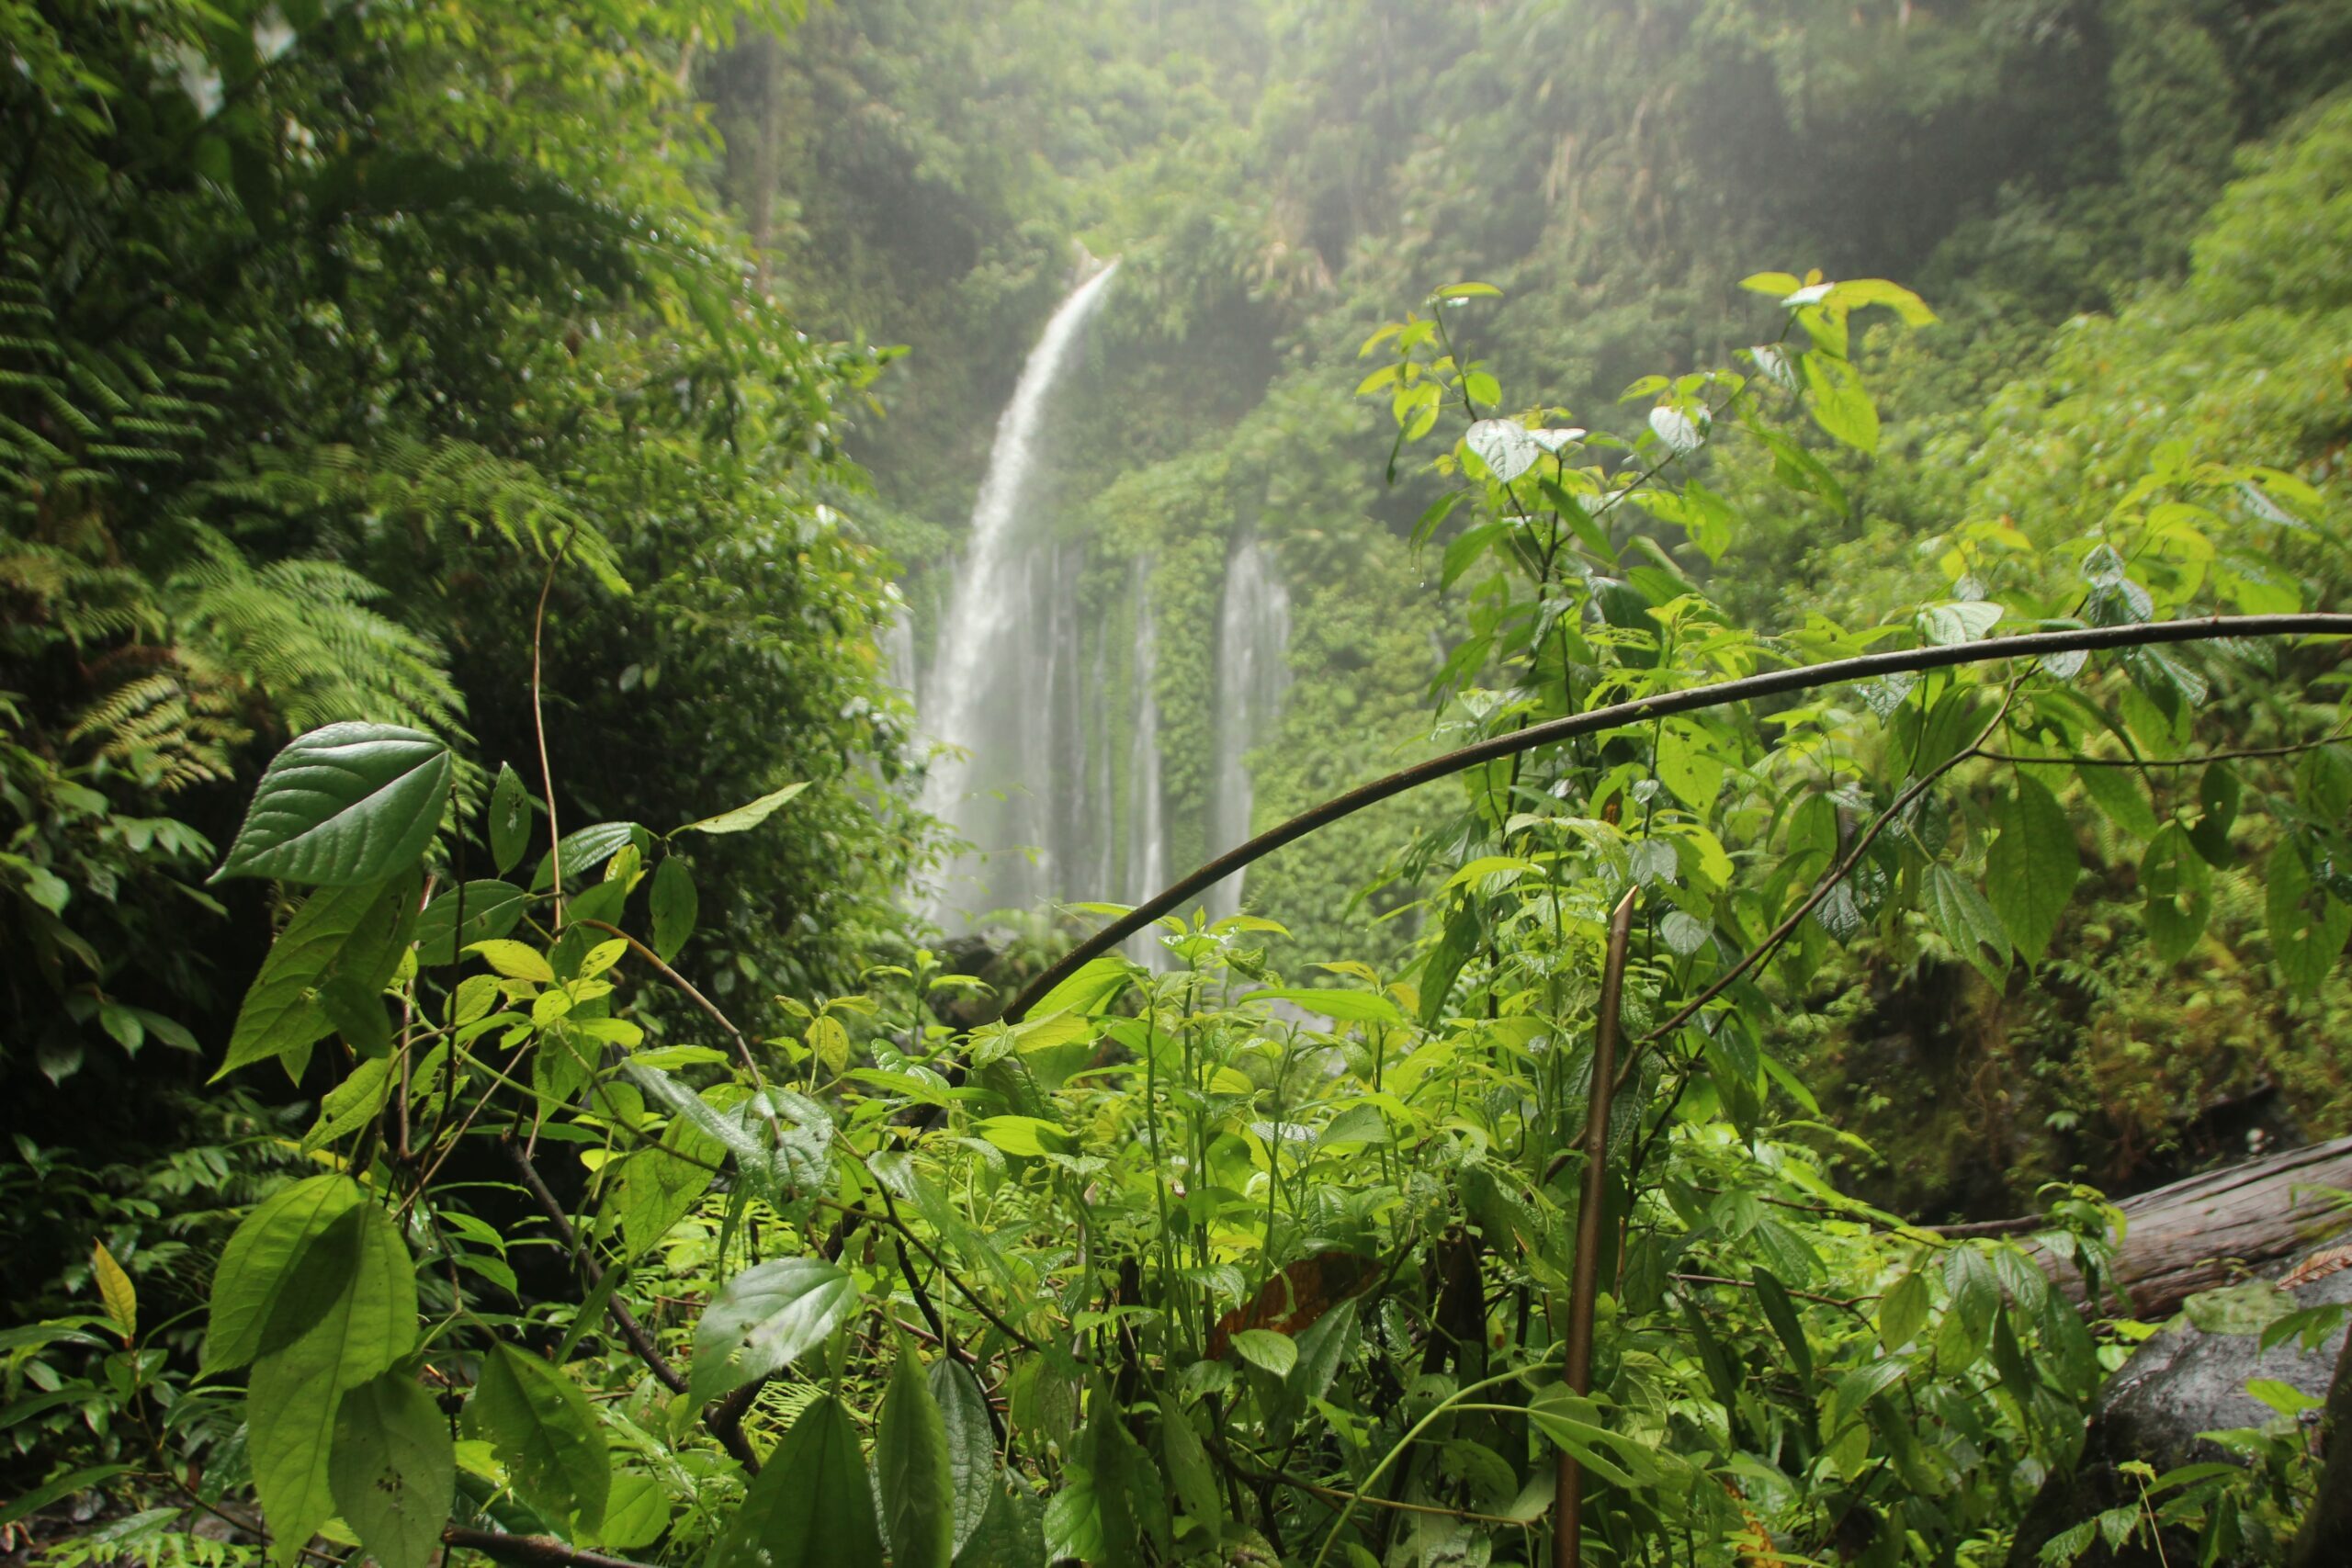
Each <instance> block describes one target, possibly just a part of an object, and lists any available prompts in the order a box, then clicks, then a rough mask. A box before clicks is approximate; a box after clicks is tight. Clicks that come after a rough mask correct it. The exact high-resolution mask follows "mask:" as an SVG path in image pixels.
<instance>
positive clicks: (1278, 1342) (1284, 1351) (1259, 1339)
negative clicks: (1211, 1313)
mask: <svg viewBox="0 0 2352 1568" xmlns="http://www.w3.org/2000/svg"><path fill="white" fill-rule="evenodd" d="M1233 1348H1234V1349H1235V1350H1236V1351H1237V1352H1238V1353H1239V1355H1240V1357H1241V1359H1243V1360H1245V1361H1247V1362H1249V1363H1250V1365H1251V1366H1253V1367H1258V1368H1261V1369H1262V1370H1263V1371H1269V1372H1272V1373H1273V1374H1274V1376H1276V1377H1278V1378H1281V1377H1288V1376H1289V1375H1290V1370H1291V1369H1292V1368H1293V1367H1295V1366H1296V1365H1298V1341H1297V1340H1295V1339H1293V1338H1292V1337H1290V1336H1289V1335H1287V1334H1277V1333H1275V1332H1274V1331H1273V1330H1272V1329H1271V1328H1245V1329H1243V1330H1242V1331H1241V1332H1240V1333H1238V1334H1236V1335H1235V1336H1234V1337H1233Z"/></svg>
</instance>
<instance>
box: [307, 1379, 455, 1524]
mask: <svg viewBox="0 0 2352 1568" xmlns="http://www.w3.org/2000/svg"><path fill="white" fill-rule="evenodd" d="M457 1480H458V1463H457V1450H456V1447H455V1445H453V1444H452V1443H451V1442H450V1440H449V1425H448V1421H447V1418H446V1417H445V1416H442V1414H441V1412H440V1410H439V1408H438V1407H436V1406H435V1404H434V1401H433V1396H432V1395H431V1394H430V1393H426V1392H425V1391H424V1388H423V1387H421V1386H420V1385H419V1384H418V1382H417V1381H416V1380H415V1379H414V1378H413V1377H411V1376H409V1375H408V1374H407V1373H406V1372H401V1371H389V1372H386V1373H384V1374H383V1375H382V1376H380V1377H378V1378H373V1379H370V1380H369V1381H368V1382H364V1383H361V1384H360V1385H359V1386H358V1387H357V1388H355V1389H353V1390H351V1391H350V1392H349V1393H345V1395H344V1396H343V1403H342V1404H341V1405H339V1406H338V1407H337V1408H336V1411H335V1418H334V1450H333V1452H332V1453H331V1454H330V1455H329V1457H328V1461H327V1486H328V1490H329V1492H330V1493H331V1494H332V1495H333V1496H334V1506H335V1510H336V1511H337V1512H338V1513H340V1514H341V1515H342V1516H343V1521H344V1523H345V1524H347V1525H349V1526H350V1527H351V1529H352V1532H353V1533H354V1534H356V1536H358V1537H359V1544H360V1545H361V1547H363V1548H364V1549H366V1551H367V1552H368V1555H369V1556H370V1557H373V1558H374V1559H375V1560H376V1561H377V1562H379V1563H380V1564H382V1568H431V1564H432V1562H433V1557H434V1553H435V1551H436V1550H437V1549H438V1548H439V1547H440V1545H441V1530H442V1527H443V1526H445V1525H447V1523H448V1522H449V1506H450V1504H451V1503H452V1502H453V1501H454V1500H455V1498H456V1495H457Z"/></svg>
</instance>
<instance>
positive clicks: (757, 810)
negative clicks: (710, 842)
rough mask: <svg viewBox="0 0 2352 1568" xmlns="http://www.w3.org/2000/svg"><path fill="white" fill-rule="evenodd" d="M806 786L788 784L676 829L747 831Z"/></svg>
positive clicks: (803, 784) (689, 831)
mask: <svg viewBox="0 0 2352 1568" xmlns="http://www.w3.org/2000/svg"><path fill="white" fill-rule="evenodd" d="M808 787H809V785H808V784H807V783H806V782H805V781H804V782H803V783H800V784H786V785H785V786H784V787H783V788H782V789H780V790H777V791H775V793H774V794H772V795H762V796H760V798H759V799H757V800H755V801H752V803H751V804H750V805H748V806H739V807H736V808H735V809H734V810H732V811H722V812H720V813H719V814H718V816H716V817H706V818H703V819H702V820H701V821H699V822H689V823H687V824H686V825H685V826H684V827H683V828H681V829H678V831H679V832H681V833H742V832H748V831H749V830H751V829H753V828H756V827H758V826H759V825H760V824H761V823H763V822H764V821H766V820H767V819H768V818H771V817H773V816H775V814H776V812H777V810H778V809H779V808H780V807H783V805H784V804H785V803H786V801H788V800H790V799H791V798H792V797H793V796H794V795H798V794H799V793H800V792H801V791H802V790H804V789H807V788H808Z"/></svg>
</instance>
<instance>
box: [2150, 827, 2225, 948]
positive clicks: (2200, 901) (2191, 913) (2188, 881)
mask: <svg viewBox="0 0 2352 1568" xmlns="http://www.w3.org/2000/svg"><path fill="white" fill-rule="evenodd" d="M2140 890H2141V892H2143V894H2145V895H2146V897H2147V900H2148V903H2147V921H2148V945H2149V946H2150V947H2152V948H2154V950H2155V954H2156V957H2157V958H2158V959H2159V960H2160V961H2161V962H2163V963H2165V964H2177V963H2178V962H2179V961H2180V960H2181V959H2182V958H2184V957H2186V956H2187V955H2188V950H2189V949H2190V948H2192V947H2195V946H2196V945H2197V939H2198V938H2199V937H2200V936H2202V935H2204V934H2205V922H2206V920H2207V919H2209V918H2210V917H2211V915H2212V913H2213V872H2212V868H2211V867H2210V866H2208V865H2207V864H2206V863H2205V857H2204V856H2202V855H2200V854H2199V853H2198V852H2197V851H2196V850H2195V849H2194V848H2193V847H2192V846H2191V845H2190V844H2189V841H2188V829H2184V828H2183V827H2181V825H2180V824H2179V823H2177V822H2167V823H2165V825H2164V826H2163V827H2162V828H2161V829H2158V830H2157V832H2156V835H2155V837H2154V839H2152V840H2149V843H2148V852H2147V853H2146V854H2144V855H2143V856H2142V857H2141V858H2140Z"/></svg>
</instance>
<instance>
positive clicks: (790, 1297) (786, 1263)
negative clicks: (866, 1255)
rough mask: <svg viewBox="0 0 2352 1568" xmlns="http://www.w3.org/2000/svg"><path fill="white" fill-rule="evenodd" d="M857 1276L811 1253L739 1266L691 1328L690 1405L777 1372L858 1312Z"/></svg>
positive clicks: (825, 1338) (812, 1347)
mask: <svg viewBox="0 0 2352 1568" xmlns="http://www.w3.org/2000/svg"><path fill="white" fill-rule="evenodd" d="M857 1302H858V1293H857V1281H856V1280H853V1279H851V1278H850V1277H849V1276H848V1275H847V1274H844V1273H843V1272H842V1270H840V1269H836V1268H835V1267H833V1266H832V1265H831V1264H830V1263H827V1262H825V1261H824V1260H823V1259H822V1258H777V1259H775V1261H774V1262H770V1263H763V1264H760V1265H758V1266H757V1267H755V1268H751V1269H744V1270H743V1271H742V1272H741V1274H738V1275H736V1276H735V1277H734V1278H733V1279H731V1280H728V1281H727V1287H726V1289H724V1290H722V1291H720V1292H718V1299H717V1300H716V1301H714V1302H712V1303H710V1305H709V1306H708V1307H707V1309H705V1310H704V1312H703V1314H702V1321H701V1322H700V1323H699V1324H696V1325H695V1366H694V1376H693V1379H692V1384H693V1386H692V1387H691V1388H690V1389H689V1390H688V1393H689V1394H690V1396H691V1397H692V1398H693V1400H694V1402H695V1404H703V1403H704V1402H706V1401H707V1400H713V1399H716V1398H718V1396H719V1395H720V1394H722V1393H727V1392H728V1391H729V1390H730V1389H736V1388H741V1386H742V1385H743V1384H745V1383H747V1382H751V1381H752V1379H753V1378H758V1377H765V1376H766V1375H767V1374H769V1373H770V1372H776V1371H783V1370H784V1369H785V1368H786V1367H788V1366H790V1365H791V1364H792V1363H793V1362H794V1361H796V1360H797V1359H800V1358H801V1357H802V1356H804V1355H806V1354H808V1353H809V1351H810V1350H812V1349H815V1348H817V1347H818V1346H820V1345H822V1344H823V1343H824V1342H825V1341H826V1340H827V1339H829V1338H831V1337H832V1333H833V1330H834V1329H836V1328H839V1327H840V1326H841V1325H842V1324H843V1323H845V1322H847V1321H848V1320H849V1317H850V1314H852V1313H854V1312H855V1311H856V1310H857Z"/></svg>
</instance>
